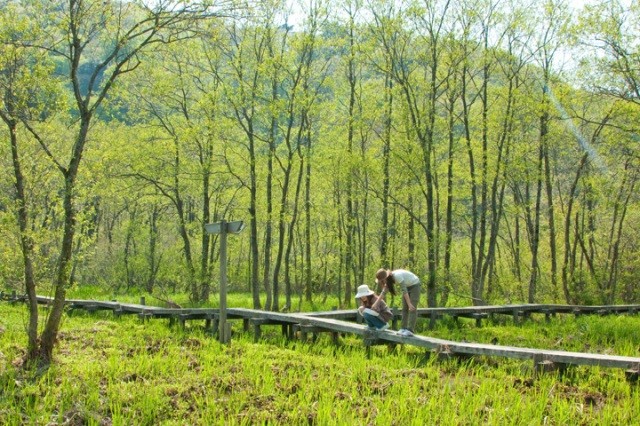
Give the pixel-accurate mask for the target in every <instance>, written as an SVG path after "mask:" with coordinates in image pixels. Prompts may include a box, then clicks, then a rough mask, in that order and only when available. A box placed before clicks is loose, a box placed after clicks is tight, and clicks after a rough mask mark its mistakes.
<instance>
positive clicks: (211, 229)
mask: <svg viewBox="0 0 640 426" xmlns="http://www.w3.org/2000/svg"><path fill="white" fill-rule="evenodd" d="M223 223H224V224H225V225H226V231H227V232H228V233H230V234H237V233H239V232H240V231H242V230H243V229H244V222H243V221H241V220H237V221H235V222H215V223H207V224H205V225H204V229H205V230H206V231H207V233H209V234H219V233H220V231H222V224H223Z"/></svg>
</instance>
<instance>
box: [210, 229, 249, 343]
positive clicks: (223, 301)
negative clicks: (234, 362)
mask: <svg viewBox="0 0 640 426" xmlns="http://www.w3.org/2000/svg"><path fill="white" fill-rule="evenodd" d="M204 228H205V230H206V231H207V232H208V233H209V234H220V319H219V321H218V340H219V341H220V343H229V341H230V340H231V327H229V325H228V324H227V234H228V233H231V234H237V233H239V232H240V231H242V229H244V223H243V222H242V221H241V220H240V221H235V222H226V221H224V220H222V221H220V222H216V223H208V224H206V225H204Z"/></svg>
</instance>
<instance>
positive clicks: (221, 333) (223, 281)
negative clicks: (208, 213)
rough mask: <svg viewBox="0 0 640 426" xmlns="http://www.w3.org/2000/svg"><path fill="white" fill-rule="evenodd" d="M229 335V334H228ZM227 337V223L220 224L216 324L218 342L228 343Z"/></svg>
mask: <svg viewBox="0 0 640 426" xmlns="http://www.w3.org/2000/svg"><path fill="white" fill-rule="evenodd" d="M229 334H230V333H229ZM230 337H231V336H228V335H227V222H226V221H224V220H222V221H221V222H220V319H219V322H218V340H219V341H220V343H228V342H229V338H230Z"/></svg>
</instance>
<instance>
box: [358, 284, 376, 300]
mask: <svg viewBox="0 0 640 426" xmlns="http://www.w3.org/2000/svg"><path fill="white" fill-rule="evenodd" d="M372 294H374V293H373V291H371V289H369V286H368V285H366V284H362V285H361V286H360V287H358V293H357V294H356V299H360V298H361V297H364V296H371V295H372Z"/></svg>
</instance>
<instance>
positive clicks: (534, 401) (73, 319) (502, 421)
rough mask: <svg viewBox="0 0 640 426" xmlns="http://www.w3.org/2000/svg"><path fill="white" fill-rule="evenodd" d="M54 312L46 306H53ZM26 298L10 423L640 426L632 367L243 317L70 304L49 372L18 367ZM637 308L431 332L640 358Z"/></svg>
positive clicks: (4, 416) (6, 353)
mask: <svg viewBox="0 0 640 426" xmlns="http://www.w3.org/2000/svg"><path fill="white" fill-rule="evenodd" d="M42 313H43V315H45V314H46V311H44V310H43V311H42ZM26 323H27V310H26V307H25V306H23V305H11V304H8V303H2V304H0V424H2V425H23V424H33V425H49V424H66V425H83V424H89V425H158V424H167V425H193V424H206V425H210V424H213V425H216V424H219V425H236V424H238V425H254V424H295V425H297V424H312V425H334V424H336V425H343V424H344V425H427V424H436V425H485V424H494V425H569V424H571V425H579V424H584V425H587V424H588V425H629V424H639V423H640V422H639V421H638V420H637V417H636V416H637V413H638V412H639V411H640V398H638V395H637V391H638V385H631V384H629V383H627V382H626V381H625V377H624V371H619V370H617V369H600V368H595V367H576V368H574V369H572V370H571V372H570V374H567V375H566V376H564V377H558V376H556V375H552V374H549V375H544V376H541V377H537V378H535V377H534V375H533V371H532V365H531V363H529V362H519V361H514V360H509V359H503V358H491V359H490V358H482V357H480V358H476V359H473V360H472V361H465V362H458V361H453V360H452V361H445V362H442V361H438V360H436V359H435V357H429V356H428V354H427V353H425V352H424V351H422V350H419V349H417V348H413V347H407V346H397V347H395V348H389V347H387V346H376V347H374V348H373V350H372V356H371V358H370V359H367V357H366V352H365V349H364V348H363V346H362V342H361V340H360V339H358V338H356V337H352V336H344V337H342V338H341V340H340V343H339V344H338V345H335V344H333V343H332V341H331V339H330V338H329V336H321V337H320V338H319V339H318V340H317V341H316V342H315V343H310V342H309V343H303V342H300V341H297V340H294V341H286V340H284V339H283V338H282V336H281V330H280V327H278V326H273V327H270V326H266V327H264V332H263V339H262V340H261V341H260V342H258V343H253V335H252V334H246V333H242V332H241V324H240V323H237V324H234V334H233V338H232V342H231V343H230V344H229V345H221V344H220V343H218V342H217V340H216V339H215V338H214V337H212V336H210V335H207V334H206V333H205V332H204V329H203V328H202V326H201V325H200V324H199V323H198V322H193V323H190V324H189V326H188V328H187V329H186V330H182V329H181V328H180V327H173V328H171V327H169V326H168V321H167V320H159V319H154V320H150V321H147V322H146V323H142V322H141V321H140V320H138V319H137V318H135V317H132V316H125V317H121V318H117V319H116V318H114V317H113V315H112V314H111V313H110V312H100V313H96V314H86V313H77V314H74V315H73V316H65V318H64V322H63V324H62V329H61V332H60V339H59V344H58V346H57V348H56V351H55V363H54V364H53V365H52V366H51V367H50V368H49V369H48V370H46V371H40V372H33V371H24V370H22V369H20V368H18V366H19V365H20V364H21V360H22V358H23V356H24V348H25V345H26V343H25V342H26V333H25V329H26ZM638 329H640V318H639V317H630V316H620V317H580V318H573V317H572V316H566V317H560V318H557V319H553V320H552V321H550V322H545V321H544V320H543V319H542V320H537V319H535V318H534V320H532V321H527V322H525V323H524V324H523V325H521V326H514V325H511V324H509V323H505V324H489V323H487V325H486V326H483V327H482V328H475V326H473V324H472V323H471V322H469V323H465V322H461V323H458V324H454V323H453V322H452V321H440V322H439V324H438V326H437V328H436V329H435V330H431V331H428V332H427V331H425V330H423V331H422V333H423V334H429V335H432V336H437V337H443V338H447V339H452V340H458V339H466V340H469V341H478V342H484V341H490V340H491V339H494V338H495V339H498V340H499V342H500V343H501V344H511V345H517V346H527V347H546V348H553V349H558V350H572V351H573V350H580V351H593V352H601V353H615V354H618V355H629V356H638V355H639V353H640V349H639V346H640V336H639V333H637V330H638Z"/></svg>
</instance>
